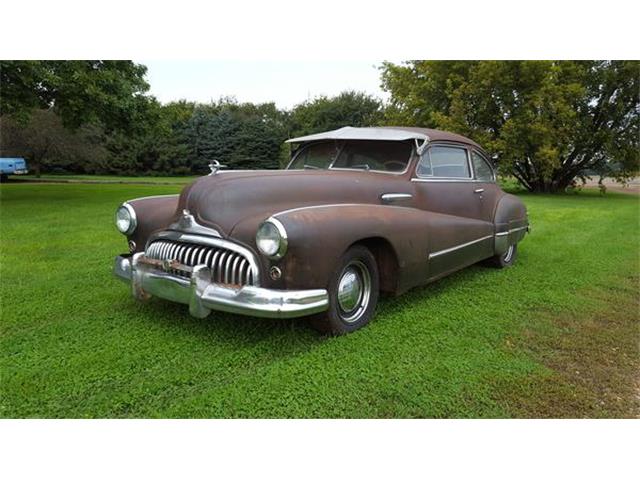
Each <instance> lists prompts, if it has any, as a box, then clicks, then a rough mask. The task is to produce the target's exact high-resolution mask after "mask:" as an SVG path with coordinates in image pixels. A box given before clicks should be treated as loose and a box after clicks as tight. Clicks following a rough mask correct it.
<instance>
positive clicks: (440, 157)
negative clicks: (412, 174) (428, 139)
mask: <svg viewBox="0 0 640 480" xmlns="http://www.w3.org/2000/svg"><path fill="white" fill-rule="evenodd" d="M416 173H417V174H418V176H419V177H443V178H470V177H471V174H470V172H469V162H468V161H467V151H466V150H465V149H464V148H457V147H442V146H434V147H431V148H430V149H429V150H427V151H426V152H425V154H424V155H422V158H421V159H420V162H419V163H418V169H417V171H416Z"/></svg>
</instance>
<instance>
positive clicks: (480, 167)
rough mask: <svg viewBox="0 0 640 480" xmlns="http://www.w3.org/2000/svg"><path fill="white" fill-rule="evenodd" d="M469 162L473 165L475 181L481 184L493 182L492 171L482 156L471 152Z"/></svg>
mask: <svg viewBox="0 0 640 480" xmlns="http://www.w3.org/2000/svg"><path fill="white" fill-rule="evenodd" d="M471 162H472V163H473V171H474V172H475V174H476V180H480V181H481V182H493V181H494V178H493V169H492V168H491V167H490V166H489V162H487V161H486V160H485V159H484V157H483V156H481V155H480V154H478V153H476V152H471Z"/></svg>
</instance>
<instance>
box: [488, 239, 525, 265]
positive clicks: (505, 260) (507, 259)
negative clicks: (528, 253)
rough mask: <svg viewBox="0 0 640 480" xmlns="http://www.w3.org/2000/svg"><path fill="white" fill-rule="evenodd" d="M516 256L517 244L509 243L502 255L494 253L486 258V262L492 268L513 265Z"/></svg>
mask: <svg viewBox="0 0 640 480" xmlns="http://www.w3.org/2000/svg"><path fill="white" fill-rule="evenodd" d="M517 256H518V244H517V243H514V244H512V245H509V248H507V251H506V252H504V253H503V254H502V255H496V256H494V257H491V258H490V259H488V260H487V264H488V265H489V266H491V267H494V268H506V267H510V266H511V265H513V263H514V262H515V261H516V257H517Z"/></svg>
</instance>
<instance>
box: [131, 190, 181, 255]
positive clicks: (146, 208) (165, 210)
mask: <svg viewBox="0 0 640 480" xmlns="http://www.w3.org/2000/svg"><path fill="white" fill-rule="evenodd" d="M178 196H179V195H178V194H176V195H157V196H152V197H143V198H136V199H135V200H128V201H127V202H126V203H128V204H129V205H131V207H133V210H134V211H135V212H136V218H137V220H138V226H137V227H136V229H135V230H134V231H133V233H132V234H131V235H130V236H128V237H127V239H128V240H133V241H134V242H135V244H136V248H135V252H142V251H144V246H145V244H146V243H147V239H148V238H149V236H150V235H151V234H152V233H153V232H155V231H156V230H160V229H162V228H166V227H168V226H169V225H170V224H171V223H173V222H174V220H175V217H176V209H177V207H178Z"/></svg>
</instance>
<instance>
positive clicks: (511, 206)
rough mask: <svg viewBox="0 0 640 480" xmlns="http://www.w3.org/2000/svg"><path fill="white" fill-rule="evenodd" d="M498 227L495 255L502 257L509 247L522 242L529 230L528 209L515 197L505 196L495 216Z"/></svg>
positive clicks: (499, 203)
mask: <svg viewBox="0 0 640 480" xmlns="http://www.w3.org/2000/svg"><path fill="white" fill-rule="evenodd" d="M494 219H495V220H494V221H495V225H496V236H495V254H496V255H502V254H503V253H504V252H506V251H507V249H508V248H509V245H513V244H515V243H518V242H519V241H520V240H522V239H523V238H524V236H525V234H526V233H527V231H528V229H529V218H528V216H527V207H526V206H525V205H524V203H523V202H522V200H520V199H519V198H518V197H516V196H515V195H510V194H505V195H503V196H502V197H501V198H500V200H499V202H498V205H497V206H496V212H495V216H494Z"/></svg>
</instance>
